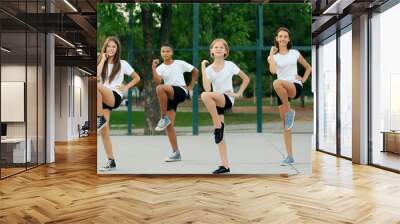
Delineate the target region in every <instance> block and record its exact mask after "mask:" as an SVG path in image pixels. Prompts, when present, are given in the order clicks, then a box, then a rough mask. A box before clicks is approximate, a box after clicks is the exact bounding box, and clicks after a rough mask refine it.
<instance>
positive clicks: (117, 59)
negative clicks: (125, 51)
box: [97, 36, 121, 83]
mask: <svg viewBox="0 0 400 224" xmlns="http://www.w3.org/2000/svg"><path fill="white" fill-rule="evenodd" d="M110 41H112V42H114V43H115V44H116V45H117V52H116V53H115V55H114V58H113V61H112V63H113V64H114V66H113V68H112V70H111V74H110V77H109V78H108V82H112V81H113V80H114V78H115V76H117V73H118V72H119V70H121V44H120V42H119V40H118V37H115V36H111V37H107V39H106V40H105V41H104V44H103V47H102V48H101V51H100V55H99V57H98V58H97V64H99V63H100V61H101V57H103V53H106V49H107V45H108V43H109V42H110ZM107 70H108V65H107V64H106V65H105V66H103V70H102V71H101V79H102V80H103V83H104V82H105V81H106V80H107V72H108V71H107Z"/></svg>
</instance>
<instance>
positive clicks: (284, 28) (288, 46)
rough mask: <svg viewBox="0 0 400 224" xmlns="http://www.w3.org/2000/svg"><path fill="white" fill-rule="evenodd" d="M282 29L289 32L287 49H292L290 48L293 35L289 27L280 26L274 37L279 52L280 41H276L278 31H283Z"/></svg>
mask: <svg viewBox="0 0 400 224" xmlns="http://www.w3.org/2000/svg"><path fill="white" fill-rule="evenodd" d="M281 31H285V32H286V33H288V35H289V42H288V43H287V49H288V50H290V48H292V37H291V35H290V31H289V29H288V28H286V27H279V28H278V29H277V30H276V32H275V37H274V46H275V47H276V48H278V52H279V43H278V41H276V37H277V36H278V33H279V32H281Z"/></svg>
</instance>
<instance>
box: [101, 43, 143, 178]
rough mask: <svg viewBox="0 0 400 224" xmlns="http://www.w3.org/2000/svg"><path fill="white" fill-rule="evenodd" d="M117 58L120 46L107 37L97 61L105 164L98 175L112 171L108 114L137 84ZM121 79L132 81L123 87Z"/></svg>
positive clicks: (128, 67)
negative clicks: (125, 78) (125, 93)
mask: <svg viewBox="0 0 400 224" xmlns="http://www.w3.org/2000/svg"><path fill="white" fill-rule="evenodd" d="M120 57H121V44H120V42H119V40H118V38H117V37H108V38H107V39H106V41H105V42H104V45H103V47H102V49H101V52H100V55H99V57H98V59H97V80H98V81H97V131H101V138H102V140H103V145H104V149H105V151H106V154H107V157H108V164H107V165H106V166H105V167H102V168H100V169H99V170H100V171H109V170H113V169H115V168H116V164H115V160H114V155H113V152H112V145H111V139H110V133H109V132H110V126H109V121H110V113H111V110H113V109H115V108H118V107H119V105H120V104H121V101H122V96H123V93H124V92H127V91H128V89H129V88H131V87H133V86H135V85H136V84H138V83H139V81H140V76H139V75H138V74H137V73H136V72H135V71H134V70H133V68H132V67H131V66H130V65H129V64H128V62H126V61H124V60H120ZM124 75H130V76H132V81H131V82H129V83H128V84H126V85H124V84H123V81H124Z"/></svg>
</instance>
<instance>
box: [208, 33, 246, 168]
mask: <svg viewBox="0 0 400 224" xmlns="http://www.w3.org/2000/svg"><path fill="white" fill-rule="evenodd" d="M210 55H211V57H212V58H213V59H214V61H213V63H212V64H211V65H209V66H208V67H207V68H206V64H208V63H209V62H208V61H207V60H203V61H202V62H201V71H202V76H203V88H204V92H203V93H202V94H201V99H202V101H203V102H204V105H205V106H206V108H207V110H208V112H210V115H211V118H212V120H213V124H214V128H215V129H214V137H215V143H216V144H217V145H218V149H219V154H220V157H221V163H222V165H221V166H219V167H218V168H217V169H216V170H215V171H214V172H213V174H219V173H228V172H230V169H229V164H228V156H227V147H226V144H225V141H224V140H223V135H224V112H225V110H227V109H230V108H232V106H233V103H234V100H235V98H240V97H242V96H243V92H244V90H245V89H246V87H247V85H248V84H249V77H248V76H247V75H246V74H245V73H244V72H243V71H241V70H240V69H239V67H238V66H236V65H235V64H234V63H233V62H231V61H226V60H225V58H226V57H228V55H229V46H228V44H227V42H226V41H225V40H224V39H215V40H214V41H213V42H212V43H211V45H210ZM234 75H239V77H240V78H241V79H242V80H243V81H242V84H241V85H240V88H239V91H238V92H237V93H234V92H233V86H232V77H233V76H234ZM211 87H212V91H211Z"/></svg>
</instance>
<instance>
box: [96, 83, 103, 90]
mask: <svg viewBox="0 0 400 224" xmlns="http://www.w3.org/2000/svg"><path fill="white" fill-rule="evenodd" d="M102 89H103V84H101V83H97V91H101V90H102Z"/></svg>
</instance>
